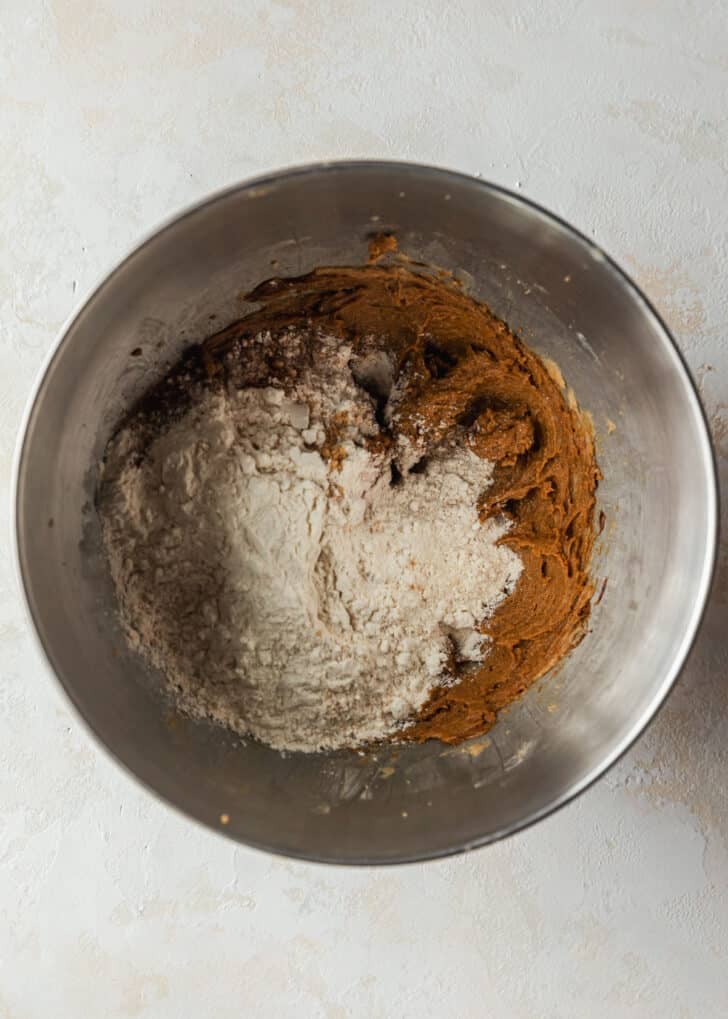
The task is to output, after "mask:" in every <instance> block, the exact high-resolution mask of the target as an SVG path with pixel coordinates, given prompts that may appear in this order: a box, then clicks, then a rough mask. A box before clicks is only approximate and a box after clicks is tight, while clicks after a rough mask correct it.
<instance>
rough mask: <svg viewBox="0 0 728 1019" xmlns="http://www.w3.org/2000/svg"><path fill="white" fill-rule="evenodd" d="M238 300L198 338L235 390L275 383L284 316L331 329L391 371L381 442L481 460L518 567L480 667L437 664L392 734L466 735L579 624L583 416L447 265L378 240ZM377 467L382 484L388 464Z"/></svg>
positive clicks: (588, 496)
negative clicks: (417, 704)
mask: <svg viewBox="0 0 728 1019" xmlns="http://www.w3.org/2000/svg"><path fill="white" fill-rule="evenodd" d="M247 299H248V300H250V301H253V302H258V303H259V304H260V308H259V310H258V311H255V312H253V313H252V314H251V315H248V316H246V317H245V318H244V319H242V320H240V321H239V322H237V323H235V324H233V325H231V326H229V327H228V328H226V329H224V330H223V331H222V332H220V333H217V334H216V335H215V336H212V337H210V339H208V340H207V341H206V342H205V344H204V347H203V357H204V359H205V363H206V365H207V368H208V371H211V372H213V373H217V372H219V371H220V370H221V367H222V366H226V367H225V370H226V371H227V370H232V371H233V375H235V369H230V365H231V364H235V365H236V369H237V372H238V373H239V379H240V384H241V385H243V384H248V385H249V384H256V383H255V382H254V377H257V379H258V380H259V381H258V383H257V384H260V379H261V377H263V376H267V377H268V378H269V379H275V377H276V373H277V371H279V369H280V367H281V362H280V349H281V348H280V344H281V343H284V342H285V335H284V334H285V331H286V329H288V328H289V327H291V326H295V327H297V328H299V329H300V328H302V327H304V328H311V329H318V328H321V329H323V330H325V331H326V332H328V333H334V334H335V335H340V336H341V337H342V339H346V340H347V342H349V343H350V344H351V345H352V347H353V348H354V350H355V351H358V352H361V353H365V352H370V351H371V349H372V345H374V346H375V347H376V346H379V347H386V349H387V350H388V351H390V353H392V354H393V355H394V357H395V361H396V370H395V379H394V389H393V391H392V396H391V398H390V407H391V406H392V405H393V404H394V415H393V417H392V418H391V420H389V421H388V425H387V426H386V427H385V428H384V430H383V433H384V434H383V439H382V441H383V442H384V443H385V444H386V443H390V444H391V445H392V448H394V447H395V445H396V441H397V439H401V438H402V437H405V438H407V439H409V440H410V442H411V443H412V445H413V446H414V447H415V448H416V449H417V451H418V453H420V454H421V457H422V458H423V459H424V458H426V457H427V456H428V455H429V454H430V453H431V452H432V451H434V450H435V449H436V448H437V447H441V446H442V445H444V444H452V443H464V444H466V445H467V446H469V447H470V448H471V449H472V450H473V451H474V452H475V453H477V454H478V455H479V456H482V457H484V458H486V459H488V460H491V461H494V462H495V463H496V464H497V466H496V468H495V474H494V482H493V485H492V486H491V488H490V489H489V490H488V491H487V493H486V494H485V496H484V498H483V501H482V505H481V515H482V518H485V517H487V516H490V515H496V514H498V515H500V514H504V515H506V516H507V517H508V518H509V519H510V520H511V521H512V527H511V529H510V530H509V532H508V533H507V535H506V536H505V537H504V538H503V539H502V540H503V541H504V542H506V543H507V544H508V545H510V546H511V547H512V548H513V549H514V550H515V551H516V552H517V554H518V555H519V556H520V558H521V560H522V562H523V572H522V574H521V577H520V579H519V581H518V585H517V588H516V590H515V592H514V593H513V594H512V595H511V596H510V597H509V598H506V599H505V601H504V602H503V603H502V604H501V606H500V608H499V609H498V610H497V611H496V613H495V615H494V616H493V617H492V618H491V619H488V620H487V621H486V622H485V624H484V625H483V632H485V633H487V634H488V636H489V637H490V639H491V641H492V645H491V649H490V651H489V654H488V655H487V657H486V660H485V662H484V663H483V664H482V665H481V666H472V665H471V666H465V667H463V666H460V667H458V666H456V665H453V669H454V670H455V671H456V672H457V679H458V682H457V683H456V684H455V685H447V686H443V687H442V688H440V689H438V690H435V691H434V693H433V694H432V696H431V697H430V699H429V701H428V703H427V704H426V705H425V707H424V708H423V709H422V711H421V713H420V715H419V717H418V719H417V720H416V723H415V725H414V726H412V727H410V728H408V729H406V730H405V731H404V732H403V734H402V736H403V738H406V739H410V740H418V741H423V740H427V739H432V738H437V739H440V740H443V741H445V742H448V743H457V742H459V741H461V740H463V739H466V738H468V737H471V736H475V735H479V734H482V733H483V732H485V731H486V730H487V729H489V728H490V727H491V726H492V725H493V723H494V721H495V719H496V715H497V713H498V712H499V711H500V710H501V709H503V708H504V707H506V705H508V704H510V703H511V702H512V701H514V700H515V699H516V698H517V697H519V696H520V695H521V694H522V693H523V692H524V691H525V690H526V689H527V688H528V687H529V686H530V684H531V683H533V682H534V680H536V679H537V678H538V677H539V676H542V675H543V674H544V673H545V672H547V671H548V670H549V669H550V668H552V667H553V666H554V665H555V664H556V663H557V662H558V661H559V660H560V659H561V658H562V657H563V656H564V655H565V654H566V653H567V652H568V651H569V650H570V649H571V648H573V647H574V645H575V644H576V643H578V641H579V640H581V638H582V637H583V635H584V633H585V630H586V622H587V618H588V615H589V610H590V600H591V597H592V594H593V585H592V582H591V579H590V577H589V573H588V568H589V560H590V556H591V551H592V545H593V542H594V519H593V518H594V506H595V492H596V487H597V482H598V479H599V470H598V468H597V465H596V460H595V455H594V443H593V438H592V433H591V428H590V426H589V424H588V420H587V419H586V418H585V417H584V416H583V415H582V414H581V413H580V411H579V410H578V408H577V407H576V404H575V402H574V401H573V400H570V399H568V398H567V395H566V394H565V393H564V391H563V389H562V380H561V379H560V375H559V373H558V370H554V369H553V368H552V369H551V371H550V370H549V368H548V367H547V366H546V364H544V362H543V361H542V360H540V359H539V358H538V357H537V356H536V355H535V354H534V353H532V352H531V351H530V350H529V349H528V348H527V347H526V346H525V345H524V344H523V343H522V342H521V341H520V340H519V339H518V337H516V336H514V335H513V333H511V332H510V331H509V329H508V327H507V326H506V325H505V323H503V322H501V321H500V320H498V319H497V318H495V317H494V316H493V315H492V314H491V312H490V311H489V310H488V309H487V307H485V305H483V304H479V303H477V302H476V301H474V300H472V299H471V298H470V297H468V296H467V295H466V294H464V293H463V292H462V289H461V288H460V287H459V286H458V284H456V283H455V281H454V280H453V279H452V278H451V277H450V276H449V275H448V274H446V273H443V272H440V271H435V270H432V269H429V268H427V267H424V266H417V265H414V264H412V263H409V262H407V260H406V259H403V258H402V256H399V255H397V254H396V243H395V241H394V239H393V238H391V237H381V236H380V237H377V238H375V239H373V241H372V244H371V246H370V264H369V265H367V266H364V267H355V268H349V267H333V268H320V269H316V270H315V271H314V272H312V273H309V274H308V275H306V276H302V277H298V278H292V279H271V280H268V281H266V282H265V283H262V284H261V285H260V286H258V287H257V288H256V289H255V290H254V291H253V292H252V293H251V294H249V295H248V296H247ZM262 330H269V331H270V333H271V336H272V342H271V344H270V346H269V349H268V351H267V353H265V354H264V355H263V356H264V357H265V358H266V363H265V364H257V365H251V364H250V361H249V359H247V360H246V357H245V354H246V348H247V349H248V350H249V344H247V343H246V338H249V337H252V336H255V335H256V334H258V333H259V332H260V331H262ZM258 350H260V348H258ZM236 351H237V353H239V354H240V355H241V356H240V358H239V359H238V357H237V356H235V355H236ZM277 355H278V356H277ZM373 395H374V396H375V397H377V396H380V394H377V393H373ZM332 456H333V457H334V458H335V450H333V451H332ZM413 469H417V466H416V465H415V467H414V468H413ZM392 471H393V482H396V481H398V480H399V479H398V478H397V474H398V473H399V472H398V467H397V465H396V463H395V464H394V465H393V468H392Z"/></svg>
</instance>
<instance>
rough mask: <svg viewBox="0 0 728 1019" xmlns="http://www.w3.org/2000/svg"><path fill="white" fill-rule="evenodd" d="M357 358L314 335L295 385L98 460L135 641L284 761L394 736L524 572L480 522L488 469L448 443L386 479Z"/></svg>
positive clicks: (498, 524)
mask: <svg viewBox="0 0 728 1019" xmlns="http://www.w3.org/2000/svg"><path fill="white" fill-rule="evenodd" d="M351 364H352V354H351V350H350V349H348V348H347V347H345V346H344V347H342V346H340V345H339V341H337V340H334V339H327V338H321V339H320V356H319V357H317V358H316V364H315V366H310V365H309V366H308V367H306V368H305V369H303V370H301V371H300V372H298V373H297V375H296V378H295V382H294V383H293V384H290V385H286V386H283V385H281V386H273V385H269V386H267V387H262V388H253V387H249V388H243V389H236V388H234V387H232V386H230V385H227V386H226V385H223V384H221V383H219V384H217V385H216V386H212V387H207V388H203V389H202V390H201V392H200V394H199V398H198V399H196V400H195V401H193V403H192V405H191V408H190V409H188V410H187V412H186V413H184V414H183V415H182V416H181V417H179V418H178V419H177V420H173V421H171V422H170V423H169V424H168V425H167V426H166V427H165V428H164V429H162V430H160V433H159V434H158V435H157V436H156V437H155V438H154V439H153V441H152V442H151V443H150V444H149V446H148V448H147V449H146V451H145V453H144V455H143V456H141V457H139V456H135V455H131V452H130V451H131V450H132V449H133V448H134V444H135V435H134V428H135V425H134V424H133V423H132V424H130V425H128V426H127V427H126V428H124V429H122V430H121V431H120V433H119V434H118V435H117V436H116V438H115V439H114V440H113V442H112V444H111V446H110V448H109V451H108V455H107V460H106V464H105V471H104V484H103V489H102V491H103V497H102V500H101V514H102V522H103V529H104V538H105V543H106V549H107V553H108V557H109V562H110V565H111V571H112V575H113V579H114V583H115V585H116V589H117V592H118V596H119V603H120V611H121V618H122V622H123V625H124V628H125V631H126V633H127V636H128V638H129V640H130V642H131V643H132V645H133V646H134V647H136V648H138V649H139V651H140V652H141V653H142V654H143V655H144V656H146V657H147V659H148V660H150V661H151V662H152V663H153V665H155V666H156V667H157V668H158V669H159V670H160V671H161V672H162V674H163V675H164V676H165V678H166V680H167V682H168V684H169V685H170V688H171V689H172V690H173V692H174V693H175V696H176V699H177V701H178V703H179V705H180V707H181V708H182V709H183V710H184V711H186V712H188V713H189V714H191V715H193V716H195V717H205V718H209V719H212V720H214V721H217V722H220V723H222V724H224V725H226V726H228V727H230V728H231V729H233V730H235V731H236V732H238V733H240V734H243V735H252V736H254V737H257V738H258V739H260V740H262V741H264V742H266V743H268V744H270V745H271V746H273V747H276V748H279V749H287V750H303V751H315V750H320V749H332V748H339V747H355V746H358V745H361V744H365V743H367V742H370V741H372V740H377V739H381V738H384V737H387V736H391V735H392V734H394V733H396V732H398V731H401V730H402V729H403V728H404V727H405V726H406V724H407V722H408V720H410V719H412V718H413V717H414V716H415V715H416V713H417V711H418V710H419V709H420V708H421V707H422V706H423V704H424V703H425V702H426V701H427V699H428V696H429V694H430V692H431V691H432V690H433V689H434V688H435V687H437V686H440V685H442V684H443V683H446V682H448V674H449V668H451V667H452V665H453V663H454V662H456V661H459V662H460V663H463V662H474V663H476V662H480V661H482V660H483V658H484V657H485V655H486V654H487V650H488V649H487V640H486V638H485V637H484V636H483V634H482V633H481V632H480V629H479V627H480V624H481V623H482V622H483V620H484V619H487V617H488V616H489V615H491V614H492V612H493V610H494V609H495V608H496V606H497V605H498V604H499V603H500V602H501V601H502V600H503V599H504V598H505V597H506V596H507V595H508V594H510V593H511V592H512V591H513V589H514V587H515V584H516V581H517V579H518V576H519V574H520V571H521V562H520V560H519V558H518V556H517V555H516V554H515V553H514V552H513V551H512V550H511V549H509V548H507V547H506V546H504V545H500V544H498V539H499V538H501V537H502V535H503V534H504V533H505V530H506V527H507V525H506V523H505V521H499V520H497V519H488V520H486V521H485V522H483V523H481V521H480V519H479V516H478V511H477V503H478V498H479V496H480V495H481V494H482V493H483V492H484V491H485V490H486V489H487V488H488V486H489V484H490V482H491V477H492V470H493V467H492V464H490V463H488V462H487V461H484V460H482V459H479V458H478V457H477V456H475V455H474V454H473V453H471V452H470V451H468V450H466V449H463V448H459V449H455V448H453V449H449V450H447V451H441V452H440V453H439V454H437V455H435V456H433V457H431V458H430V459H428V460H427V461H426V462H425V463H424V465H423V466H422V465H421V466H420V468H418V470H417V471H416V472H410V471H407V469H406V466H405V468H404V469H403V471H402V474H401V476H400V472H399V471H395V472H394V474H393V470H392V466H391V464H392V458H393V454H392V450H391V449H390V450H389V451H387V452H386V453H385V452H383V451H382V449H381V448H378V446H377V443H376V441H372V440H376V437H377V436H378V435H379V434H380V427H379V424H378V422H377V418H376V414H375V401H374V400H373V399H372V397H371V396H370V395H368V393H367V392H365V390H364V389H363V388H361V386H360V385H358V384H357V381H355V376H356V375H357V368H356V365H354V374H352V368H351ZM365 367H366V366H365ZM373 367H374V368H375V369H377V370H378V371H379V372H380V373H381V372H382V371H383V373H384V375H385V376H386V367H387V366H386V363H383V362H382V361H381V355H380V363H379V364H374V365H373ZM359 370H360V371H361V367H360V369H359ZM375 374H376V373H375ZM385 382H386V379H385ZM399 462H400V464H402V463H405V464H406V462H407V457H406V454H405V451H402V456H401V457H400V460H399ZM393 482H394V483H393Z"/></svg>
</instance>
